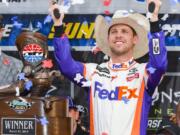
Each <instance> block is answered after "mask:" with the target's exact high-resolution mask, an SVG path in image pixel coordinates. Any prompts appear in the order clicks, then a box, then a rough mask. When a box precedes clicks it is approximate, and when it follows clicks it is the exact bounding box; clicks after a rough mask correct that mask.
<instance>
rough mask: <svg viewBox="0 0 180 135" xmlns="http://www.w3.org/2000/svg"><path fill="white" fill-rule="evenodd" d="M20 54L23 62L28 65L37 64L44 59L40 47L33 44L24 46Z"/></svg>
mask: <svg viewBox="0 0 180 135" xmlns="http://www.w3.org/2000/svg"><path fill="white" fill-rule="evenodd" d="M22 54H23V57H24V60H25V61H27V62H29V63H37V62H40V61H42V60H43V59H44V52H43V49H42V47H41V46H40V45H38V44H34V43H32V44H28V45H26V46H24V48H23V51H22Z"/></svg>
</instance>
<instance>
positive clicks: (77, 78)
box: [74, 73, 83, 83]
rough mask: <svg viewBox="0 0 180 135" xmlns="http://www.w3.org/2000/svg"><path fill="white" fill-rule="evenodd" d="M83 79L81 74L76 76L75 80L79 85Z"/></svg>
mask: <svg viewBox="0 0 180 135" xmlns="http://www.w3.org/2000/svg"><path fill="white" fill-rule="evenodd" d="M81 79H83V76H82V75H81V74H80V73H77V74H76V77H75V78H74V81H76V82H77V83H79V82H80V81H81Z"/></svg>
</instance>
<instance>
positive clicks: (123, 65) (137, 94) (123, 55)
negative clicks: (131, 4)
mask: <svg viewBox="0 0 180 135" xmlns="http://www.w3.org/2000/svg"><path fill="white" fill-rule="evenodd" d="M150 2H153V3H154V4H155V10H154V12H153V14H152V17H151V19H150V24H149V21H148V19H146V18H145V17H144V16H143V15H141V14H137V13H129V12H127V11H120V10H119V11H116V12H115V14H114V15H113V17H112V21H111V22H110V23H107V22H106V21H105V19H104V17H102V16H97V18H96V20H95V36H96V41H97V46H98V47H99V48H100V49H101V50H102V51H103V52H104V53H105V54H107V55H108V56H109V57H110V60H109V61H108V62H106V63H102V64H100V65H98V64H94V63H85V64H83V63H81V62H77V61H75V60H73V58H72V57H71V53H70V45H69V41H68V38H67V37H66V36H65V35H64V34H63V33H64V32H63V25H62V21H63V17H64V15H63V13H62V14H61V17H60V18H55V16H54V14H53V11H54V9H55V8H57V5H56V4H55V5H52V6H51V8H50V9H51V15H52V18H53V21H54V25H55V38H54V48H55V57H56V60H57V62H58V65H59V69H60V70H61V72H62V73H63V74H64V75H65V76H66V77H68V78H69V79H70V80H72V81H74V82H75V83H76V84H78V85H81V86H87V84H89V85H90V95H89V96H90V134H91V135H145V134H146V128H147V120H148V112H149V108H150V105H151V96H152V94H153V92H154V90H155V88H156V87H157V85H158V84H159V82H160V80H161V78H162V75H163V74H164V73H165V71H166V66H167V58H166V55H167V54H166V48H165V45H164V34H163V32H162V31H161V30H160V28H159V25H158V11H159V8H160V5H161V2H160V0H149V1H148V3H147V4H149V3H150ZM149 32H151V33H149ZM148 40H149V41H148ZM148 44H149V62H148V63H141V64H140V63H137V62H136V61H135V59H137V58H140V57H142V56H143V55H145V54H146V53H147V52H148ZM87 81H88V83H87Z"/></svg>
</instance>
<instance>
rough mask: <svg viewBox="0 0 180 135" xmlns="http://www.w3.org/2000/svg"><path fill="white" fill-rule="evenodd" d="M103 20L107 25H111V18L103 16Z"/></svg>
mask: <svg viewBox="0 0 180 135" xmlns="http://www.w3.org/2000/svg"><path fill="white" fill-rule="evenodd" d="M104 19H105V21H106V22H107V23H108V24H111V22H112V18H111V17H109V16H105V17H104Z"/></svg>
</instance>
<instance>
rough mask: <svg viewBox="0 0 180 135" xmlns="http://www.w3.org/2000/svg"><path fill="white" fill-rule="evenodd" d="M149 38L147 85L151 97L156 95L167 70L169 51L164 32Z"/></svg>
mask: <svg viewBox="0 0 180 135" xmlns="http://www.w3.org/2000/svg"><path fill="white" fill-rule="evenodd" d="M148 38H149V62H148V63H147V66H146V71H147V73H148V80H147V84H146V88H147V91H148V93H149V95H150V96H152V94H153V93H154V90H155V88H156V87H157V85H158V84H159V82H160V80H161V78H162V75H163V74H164V73H165V72H166V68H167V50H166V47H165V37H164V33H163V31H160V32H153V33H151V34H149V35H148Z"/></svg>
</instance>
